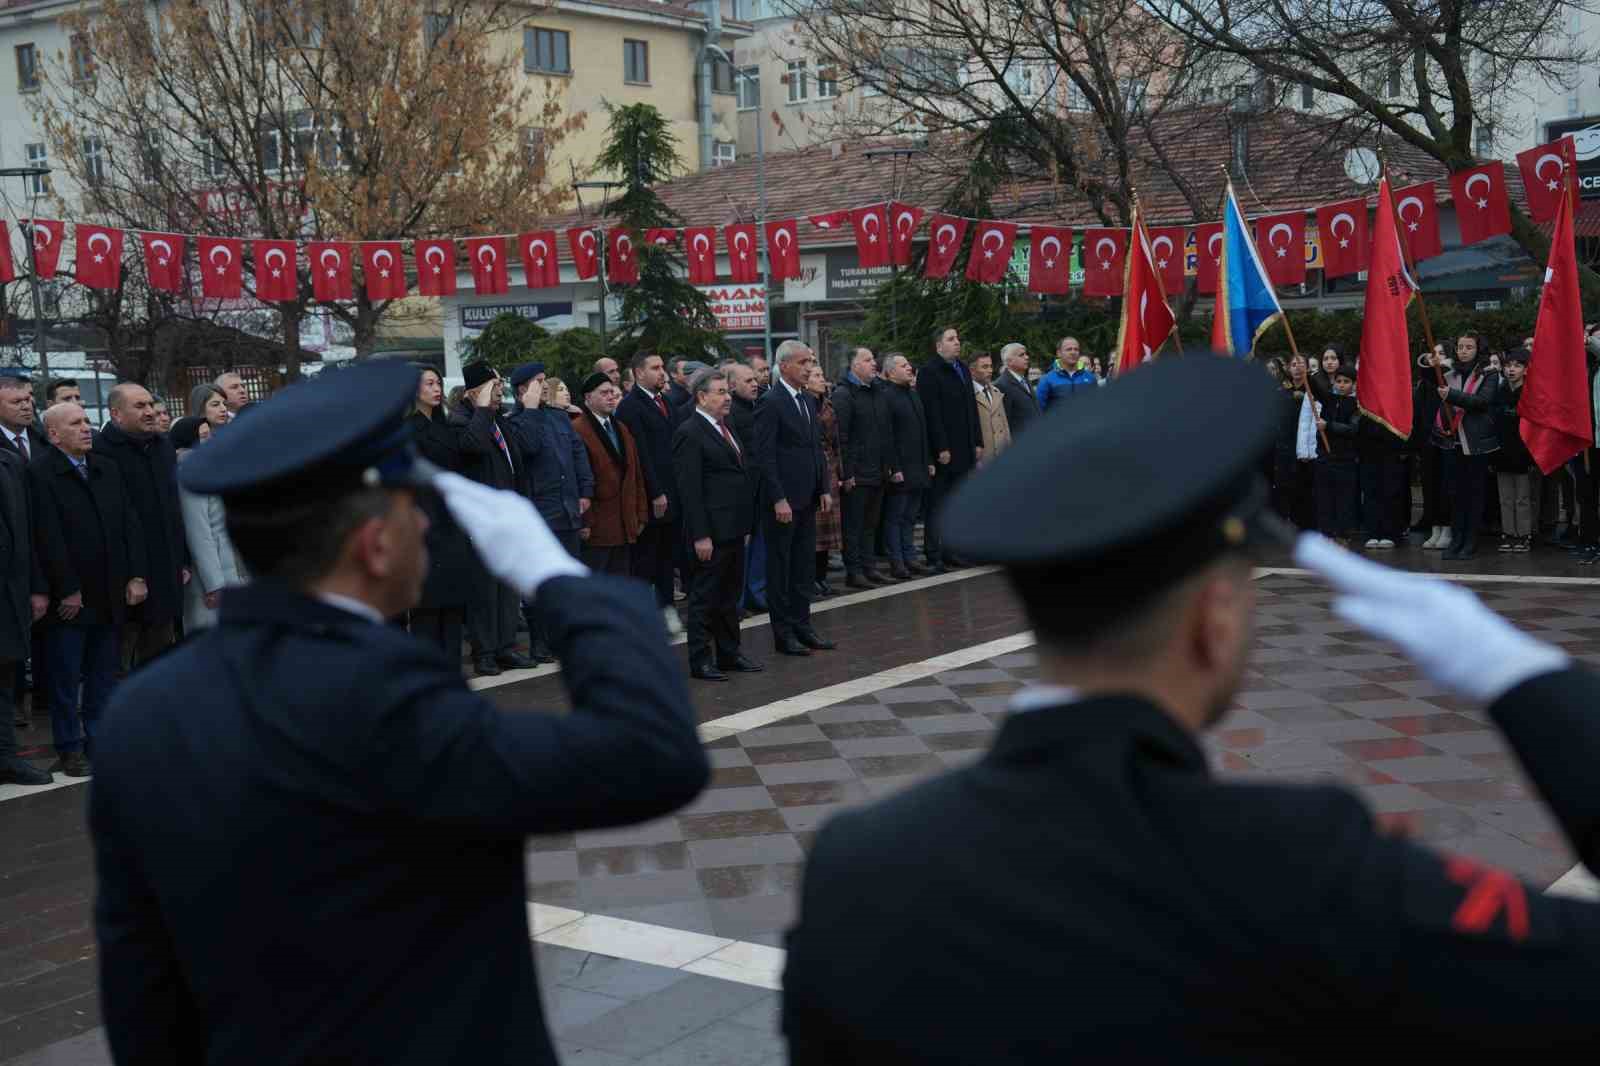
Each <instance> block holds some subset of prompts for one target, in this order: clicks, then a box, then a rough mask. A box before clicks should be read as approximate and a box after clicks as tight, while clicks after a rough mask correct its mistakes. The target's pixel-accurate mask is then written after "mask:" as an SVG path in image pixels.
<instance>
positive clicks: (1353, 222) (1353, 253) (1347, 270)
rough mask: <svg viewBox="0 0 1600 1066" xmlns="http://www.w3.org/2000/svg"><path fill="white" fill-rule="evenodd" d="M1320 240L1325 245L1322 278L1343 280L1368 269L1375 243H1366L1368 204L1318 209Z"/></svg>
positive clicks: (1362, 201)
mask: <svg viewBox="0 0 1600 1066" xmlns="http://www.w3.org/2000/svg"><path fill="white" fill-rule="evenodd" d="M1317 240H1318V242H1320V243H1321V245H1322V276H1323V277H1325V278H1342V277H1345V276H1346V275H1349V274H1359V273H1361V271H1363V270H1365V269H1367V263H1368V262H1369V261H1370V260H1371V259H1372V242H1371V241H1369V240H1368V239H1367V201H1366V200H1365V199H1356V200H1344V201H1341V202H1340V203H1336V204H1323V205H1322V206H1321V207H1319V208H1317Z"/></svg>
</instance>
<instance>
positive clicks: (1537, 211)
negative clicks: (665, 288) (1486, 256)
mask: <svg viewBox="0 0 1600 1066" xmlns="http://www.w3.org/2000/svg"><path fill="white" fill-rule="evenodd" d="M1577 165H1578V153H1577V149H1576V148H1575V147H1574V142H1573V140H1572V138H1571V137H1563V138H1561V139H1560V140H1559V141H1556V142H1555V143H1554V144H1541V145H1539V147H1537V148H1529V149H1528V150H1527V151H1526V152H1518V153H1517V168H1518V169H1519V170H1521V171H1522V189H1523V191H1524V192H1525V193H1526V194H1527V197H1528V214H1529V215H1531V216H1532V217H1533V220H1534V221H1535V222H1549V221H1550V220H1551V219H1552V218H1555V217H1556V212H1557V211H1558V210H1559V209H1560V207H1561V190H1562V189H1563V188H1564V185H1563V182H1564V181H1565V180H1566V173H1567V170H1568V168H1570V167H1576V166H1577ZM1458 213H1459V212H1458ZM40 276H41V277H42V276H43V275H40Z"/></svg>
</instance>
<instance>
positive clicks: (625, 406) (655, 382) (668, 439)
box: [617, 351, 688, 607]
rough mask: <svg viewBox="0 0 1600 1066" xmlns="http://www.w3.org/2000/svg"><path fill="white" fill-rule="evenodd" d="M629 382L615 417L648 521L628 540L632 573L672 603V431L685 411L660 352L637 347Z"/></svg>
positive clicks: (675, 516)
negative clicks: (629, 447) (625, 437)
mask: <svg viewBox="0 0 1600 1066" xmlns="http://www.w3.org/2000/svg"><path fill="white" fill-rule="evenodd" d="M630 365H631V366H632V368H633V388H631V389H629V390H628V394H627V395H626V396H624V397H623V398H622V402H621V403H619V404H617V420H618V421H620V422H621V423H622V424H623V425H625V426H627V427H628V432H629V433H631V434H632V435H633V443H634V446H635V447H636V448H638V449H639V464H640V465H641V466H642V467H643V468H644V493H645V496H646V497H647V498H648V499H649V501H650V521H649V523H648V524H647V525H646V526H645V527H644V530H643V531H642V532H640V534H639V539H638V540H637V541H635V542H634V545H633V553H632V554H633V559H632V562H633V576H634V577H637V578H641V579H642V580H644V581H647V582H649V583H650V584H651V585H653V586H654V587H655V590H656V603H658V604H660V605H661V606H662V607H670V606H672V571H673V564H674V561H675V560H676V558H677V551H678V528H679V506H678V484H677V480H678V479H677V475H676V474H675V473H674V472H673V466H672V434H673V431H674V430H676V429H677V428H678V423H679V422H681V421H683V416H684V415H686V414H687V413H688V408H687V407H683V408H674V407H673V406H672V403H671V400H670V398H669V397H668V396H667V394H666V392H665V391H664V390H665V389H666V385H667V371H666V367H665V366H664V365H663V363H662V362H661V357H660V356H659V355H655V354H653V353H651V352H648V351H640V352H639V353H638V354H636V355H635V356H634V357H633V361H632V363H631V364H630Z"/></svg>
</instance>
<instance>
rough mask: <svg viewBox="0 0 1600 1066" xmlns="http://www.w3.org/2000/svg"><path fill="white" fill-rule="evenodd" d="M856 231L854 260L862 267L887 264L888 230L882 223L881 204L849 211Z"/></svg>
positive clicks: (851, 222)
mask: <svg viewBox="0 0 1600 1066" xmlns="http://www.w3.org/2000/svg"><path fill="white" fill-rule="evenodd" d="M850 224H851V225H852V226H854V227H855V231H856V262H858V263H859V264H860V265H861V266H864V267H881V266H888V265H889V231H888V226H887V225H886V224H885V223H884V213H883V205H882V204H875V205H873V206H872V207H858V208H856V209H855V210H854V211H852V212H850Z"/></svg>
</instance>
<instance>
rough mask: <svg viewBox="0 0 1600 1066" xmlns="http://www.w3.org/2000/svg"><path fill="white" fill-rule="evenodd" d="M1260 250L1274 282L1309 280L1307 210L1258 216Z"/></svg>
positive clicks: (1257, 244)
mask: <svg viewBox="0 0 1600 1066" xmlns="http://www.w3.org/2000/svg"><path fill="white" fill-rule="evenodd" d="M1256 252H1257V254H1259V255H1260V256H1261V265H1262V266H1264V267H1266V268H1267V277H1268V278H1269V279H1270V280H1271V281H1272V283H1273V284H1274V285H1298V284H1300V283H1301V282H1302V281H1304V280H1306V213H1305V212H1304V211H1286V212H1284V213H1283V214H1281V215H1267V216H1266V217H1264V218H1258V219H1256Z"/></svg>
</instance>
